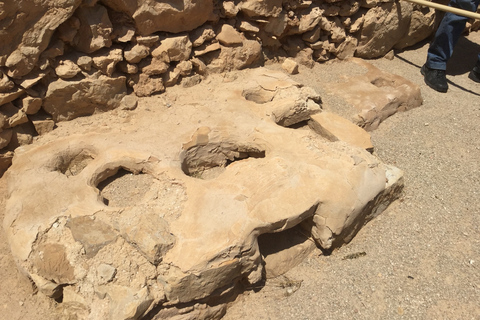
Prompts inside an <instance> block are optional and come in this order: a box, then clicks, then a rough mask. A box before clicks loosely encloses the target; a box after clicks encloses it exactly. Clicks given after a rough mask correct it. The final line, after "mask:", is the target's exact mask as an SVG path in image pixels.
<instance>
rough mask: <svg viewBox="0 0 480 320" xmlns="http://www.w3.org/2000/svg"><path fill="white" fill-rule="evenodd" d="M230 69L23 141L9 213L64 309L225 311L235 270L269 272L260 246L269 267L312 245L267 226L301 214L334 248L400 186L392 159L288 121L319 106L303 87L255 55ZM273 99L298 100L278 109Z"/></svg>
mask: <svg viewBox="0 0 480 320" xmlns="http://www.w3.org/2000/svg"><path fill="white" fill-rule="evenodd" d="M237 75H238V78H237V79H232V78H229V77H228V76H225V77H221V76H212V77H211V78H210V80H208V81H209V83H208V84H207V83H205V82H202V83H200V84H198V85H199V86H203V87H202V88H203V89H202V90H198V89H196V90H195V92H197V93H198V94H197V95H192V94H190V91H189V89H188V88H187V89H186V88H180V87H175V88H174V89H172V90H171V91H169V92H168V93H166V94H165V97H163V98H160V97H158V98H149V99H150V100H149V103H150V106H155V108H152V109H149V108H147V107H145V106H142V105H141V104H140V106H138V107H137V108H136V109H135V110H133V111H129V112H130V114H129V116H128V117H127V118H126V120H118V121H111V122H110V123H109V127H105V126H102V125H99V126H95V125H91V124H90V125H88V126H82V125H80V126H79V127H78V130H77V132H76V133H74V132H69V131H68V129H66V127H63V128H59V129H57V130H55V131H53V132H51V133H47V134H45V135H43V136H41V137H40V139H39V140H38V141H37V143H35V144H34V145H31V146H26V147H24V148H22V149H20V150H19V151H17V153H16V154H15V157H14V160H13V165H12V167H11V168H10V170H9V171H7V173H6V175H5V178H6V179H7V181H8V185H9V190H8V194H9V198H8V200H7V204H6V215H5V219H4V222H3V227H4V228H5V230H6V234H7V237H8V241H9V244H10V247H11V249H12V253H13V255H14V257H15V259H16V261H17V263H18V265H19V267H21V268H22V269H23V271H24V272H25V273H26V274H28V275H29V276H30V277H31V278H32V280H33V281H34V282H35V284H36V286H37V287H38V289H39V291H40V292H42V293H44V294H46V295H48V296H50V297H52V298H57V299H59V298H61V301H62V303H61V308H60V309H61V310H63V311H62V312H63V314H64V315H65V314H76V315H77V316H78V317H80V318H85V319H115V320H118V319H140V318H141V317H143V316H145V315H147V314H148V317H149V318H151V319H170V318H172V317H175V316H180V315H181V317H182V319H218V318H219V317H221V316H222V315H223V314H224V312H225V302H222V301H224V300H225V299H226V297H228V296H229V295H231V294H234V289H235V287H236V286H237V285H238V284H239V283H240V282H242V283H249V284H255V283H257V282H259V281H260V280H261V279H262V277H263V274H264V263H263V261H264V260H265V259H266V257H268V256H270V259H269V261H271V262H267V265H268V267H269V268H267V272H268V273H269V274H270V275H273V276H274V275H276V274H281V273H282V272H285V271H286V270H282V269H281V268H285V266H289V267H291V266H293V265H295V264H296V263H298V262H299V261H301V259H302V258H303V257H304V256H305V252H309V250H312V249H313V248H312V246H303V247H301V248H300V247H298V248H297V249H295V250H294V251H296V253H294V254H293V253H292V254H289V255H288V261H287V260H285V263H282V262H281V261H282V260H283V259H287V258H282V255H275V256H273V255H271V254H270V253H271V252H266V251H264V252H262V250H266V249H265V247H264V246H263V245H262V248H261V247H260V246H259V237H260V236H261V235H266V234H270V233H272V234H276V235H280V236H281V235H282V232H284V231H285V230H288V229H291V228H300V229H301V230H303V231H302V232H304V233H306V234H308V235H311V236H312V237H313V239H314V240H315V241H316V243H317V245H318V246H320V247H322V248H324V249H330V248H333V247H336V246H340V245H341V244H343V243H345V242H348V241H350V239H351V238H352V237H353V235H354V234H355V233H356V232H357V231H358V229H359V228H360V227H361V226H362V225H363V224H364V223H366V222H367V221H368V220H370V219H372V218H373V217H374V216H376V215H378V214H379V213H380V212H381V211H382V210H383V209H385V207H386V206H387V205H388V204H389V203H390V202H391V201H393V200H394V199H395V198H396V197H398V194H399V191H400V190H401V188H402V186H403V179H402V173H401V172H400V171H399V170H398V169H396V168H394V167H391V166H388V165H385V164H383V163H382V162H380V161H379V160H378V159H377V158H376V157H375V156H373V155H372V154H370V153H369V152H367V151H365V150H364V149H362V148H358V147H354V146H352V145H349V144H348V143H346V142H344V141H336V142H331V141H328V140H327V139H325V138H323V137H322V136H321V135H319V134H317V133H316V132H314V131H312V130H310V129H309V128H308V127H301V128H300V129H294V128H292V127H286V125H287V124H288V125H291V124H298V122H301V121H305V119H306V120H308V119H309V118H310V116H311V115H313V114H318V113H319V112H321V111H322V108H321V107H322V105H321V99H320V97H319V96H318V94H316V93H315V92H314V91H313V90H312V89H310V88H307V87H303V86H302V85H300V84H298V83H296V82H295V81H293V80H292V79H290V78H289V77H288V76H287V75H285V74H284V73H282V72H274V71H269V70H266V69H263V68H260V69H256V70H253V71H248V72H247V71H245V72H241V73H238V74H237ZM232 80H233V81H232ZM291 101H294V102H295V103H291ZM302 102H303V103H302ZM274 104H278V105H282V106H283V108H284V109H283V110H287V109H288V106H290V108H291V112H290V113H288V112H284V114H285V117H284V118H282V119H283V121H282V122H279V121H277V118H276V116H275V113H274V111H275V106H274ZM299 105H304V106H307V105H308V106H309V108H303V109H302V108H300V109H299V108H298V106H299ZM139 109H140V110H139ZM312 110H314V112H313V111H312ZM140 111H142V112H140ZM123 112H127V111H123ZM298 113H300V114H301V115H302V116H301V117H298ZM97 116H98V117H100V118H101V117H103V116H105V117H106V116H108V114H101V115H97ZM117 119H118V118H117ZM77 120H78V121H81V119H77ZM77 120H73V121H74V122H75V121H77ZM99 123H102V121H99ZM139 128H145V130H142V129H139ZM62 130H64V131H62ZM65 130H67V131H65ZM262 243H266V242H265V241H263V240H262ZM272 261H273V262H272ZM275 261H276V262H275ZM279 261H280V262H279ZM276 265H277V266H278V268H277V267H275V266H276ZM222 299H223V300H222ZM72 310H73V311H72Z"/></svg>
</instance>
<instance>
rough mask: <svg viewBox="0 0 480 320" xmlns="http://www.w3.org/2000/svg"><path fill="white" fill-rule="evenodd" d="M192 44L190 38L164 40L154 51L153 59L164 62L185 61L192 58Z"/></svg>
mask: <svg viewBox="0 0 480 320" xmlns="http://www.w3.org/2000/svg"><path fill="white" fill-rule="evenodd" d="M191 52H192V43H191V42H190V39H189V38H188V36H179V37H172V38H167V39H165V40H163V41H162V42H161V43H160V45H159V46H158V47H157V48H155V49H154V50H153V51H152V57H154V58H156V59H159V60H162V61H164V62H167V63H168V62H171V61H184V60H188V59H189V58H190V54H191Z"/></svg>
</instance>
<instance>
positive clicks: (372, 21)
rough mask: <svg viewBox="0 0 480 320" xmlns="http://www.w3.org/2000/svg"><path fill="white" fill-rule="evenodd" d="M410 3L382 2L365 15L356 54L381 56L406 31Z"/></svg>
mask: <svg viewBox="0 0 480 320" xmlns="http://www.w3.org/2000/svg"><path fill="white" fill-rule="evenodd" d="M411 16H412V4H410V3H408V2H391V3H383V4H381V5H379V6H378V7H375V8H372V9H370V10H369V11H368V12H367V14H366V15H365V20H364V22H363V27H362V29H361V31H360V37H359V42H358V47H357V51H356V56H357V57H360V58H376V57H380V56H383V55H384V54H386V53H387V52H388V51H390V50H391V49H392V48H393V46H394V45H395V44H396V43H397V42H399V41H400V40H401V39H402V38H403V36H404V35H405V34H407V33H408V29H409V25H410V19H411Z"/></svg>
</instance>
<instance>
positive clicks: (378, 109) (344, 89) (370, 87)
mask: <svg viewBox="0 0 480 320" xmlns="http://www.w3.org/2000/svg"><path fill="white" fill-rule="evenodd" d="M351 63H356V64H359V65H360V66H363V67H364V68H365V69H366V73H364V74H362V75H358V76H349V75H347V77H346V81H345V82H342V83H338V84H332V85H331V86H329V87H328V90H329V91H330V92H332V93H334V94H337V95H341V96H343V97H344V98H345V99H346V101H348V102H349V103H351V104H352V105H353V107H354V109H355V110H354V113H356V114H355V115H352V120H353V121H354V122H355V123H357V124H358V125H359V126H361V127H363V128H364V129H365V130H367V131H371V130H374V129H376V128H377V127H378V125H379V124H380V123H381V122H382V121H383V120H385V119H386V118H388V117H390V116H391V115H393V114H395V113H396V112H398V111H405V110H409V109H412V108H415V107H418V106H420V105H421V104H422V102H423V99H422V95H421V92H420V87H419V86H418V85H416V84H414V83H413V82H411V81H409V80H406V79H404V78H402V77H400V76H397V75H394V74H391V73H388V72H384V71H381V70H379V69H377V68H376V67H374V66H373V65H371V64H369V63H368V62H365V61H364V60H361V59H358V58H352V60H351Z"/></svg>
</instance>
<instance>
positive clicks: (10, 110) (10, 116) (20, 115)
mask: <svg viewBox="0 0 480 320" xmlns="http://www.w3.org/2000/svg"><path fill="white" fill-rule="evenodd" d="M0 115H4V116H5V117H6V125H7V127H9V128H13V127H15V126H18V125H20V124H22V123H26V122H28V118H27V115H26V114H25V112H24V111H23V110H21V109H19V108H17V107H15V106H14V105H13V104H12V103H7V104H4V105H3V106H0Z"/></svg>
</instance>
